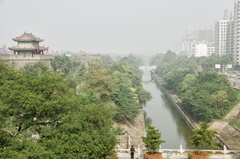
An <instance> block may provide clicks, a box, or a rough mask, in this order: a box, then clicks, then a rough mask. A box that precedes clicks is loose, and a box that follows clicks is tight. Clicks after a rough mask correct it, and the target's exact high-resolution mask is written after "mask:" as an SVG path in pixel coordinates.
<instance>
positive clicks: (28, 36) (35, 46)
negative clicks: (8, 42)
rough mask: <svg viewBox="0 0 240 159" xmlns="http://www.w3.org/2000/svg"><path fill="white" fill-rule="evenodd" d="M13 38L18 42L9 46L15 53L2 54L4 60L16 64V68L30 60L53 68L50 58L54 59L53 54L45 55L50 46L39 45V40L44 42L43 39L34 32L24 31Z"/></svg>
mask: <svg viewBox="0 0 240 159" xmlns="http://www.w3.org/2000/svg"><path fill="white" fill-rule="evenodd" d="M13 40H14V41H16V42H18V45H17V46H13V47H9V49H10V50H13V52H14V55H9V54H5V55H0V58H1V59H2V60H4V61H5V62H7V63H8V64H9V65H14V67H15V69H20V68H22V67H24V65H26V64H27V63H29V62H42V63H43V64H45V65H46V66H48V67H49V68H51V63H50V60H51V59H53V56H52V55H49V54H45V55H44V51H46V50H47V49H48V48H47V47H44V46H39V42H42V41H43V39H40V38H38V37H36V36H34V35H33V34H32V33H26V32H24V33H23V34H22V35H21V36H19V37H16V38H13Z"/></svg>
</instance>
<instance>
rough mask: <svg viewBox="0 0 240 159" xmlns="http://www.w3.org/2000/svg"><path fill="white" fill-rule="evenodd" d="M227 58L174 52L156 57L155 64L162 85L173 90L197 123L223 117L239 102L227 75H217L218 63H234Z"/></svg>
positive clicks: (153, 59)
mask: <svg viewBox="0 0 240 159" xmlns="http://www.w3.org/2000/svg"><path fill="white" fill-rule="evenodd" d="M231 63H232V61H231V58H230V57H228V56H222V57H219V56H210V57H190V58H189V57H187V56H181V55H176V54H175V53H174V52H172V51H168V52H167V53H165V54H157V55H155V56H154V57H153V58H152V64H154V65H157V69H156V74H158V75H159V76H161V77H162V79H163V81H164V83H163V86H164V87H165V88H166V89H168V90H173V91H174V92H175V93H176V94H177V95H178V97H179V98H180V100H181V102H182V106H183V107H184V108H185V109H186V110H187V111H188V112H189V113H190V114H191V115H192V116H193V117H195V118H196V119H197V120H198V121H206V122H208V121H211V120H212V119H218V118H222V117H223V116H224V115H225V114H226V113H227V112H228V111H229V110H230V108H231V107H232V105H233V104H234V102H235V101H236V100H237V99H238V98H237V95H238V91H236V90H234V89H233V88H232V86H231V85H230V83H229V81H228V77H227V76H226V75H223V74H220V73H218V71H219V70H216V69H215V68H214V67H215V64H221V65H226V64H231Z"/></svg>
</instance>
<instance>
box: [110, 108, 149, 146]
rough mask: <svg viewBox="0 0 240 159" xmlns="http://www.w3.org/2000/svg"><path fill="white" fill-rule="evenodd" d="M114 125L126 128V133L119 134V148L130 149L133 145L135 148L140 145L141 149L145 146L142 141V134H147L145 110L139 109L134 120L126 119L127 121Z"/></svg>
mask: <svg viewBox="0 0 240 159" xmlns="http://www.w3.org/2000/svg"><path fill="white" fill-rule="evenodd" d="M114 127H121V128H123V129H124V130H125V134H123V135H119V136H118V140H119V148H120V149H130V147H131V146H132V145H133V146H134V147H135V148H138V146H140V148H141V149H143V148H145V147H144V143H143V141H142V138H141V137H142V136H145V131H146V130H145V121H144V111H143V110H142V109H139V114H138V115H137V117H136V118H135V119H134V120H133V121H126V123H124V124H121V123H116V124H115V125H114Z"/></svg>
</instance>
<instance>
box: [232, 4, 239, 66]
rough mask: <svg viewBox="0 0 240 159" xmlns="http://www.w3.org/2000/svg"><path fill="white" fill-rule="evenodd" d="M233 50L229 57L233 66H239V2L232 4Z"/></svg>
mask: <svg viewBox="0 0 240 159" xmlns="http://www.w3.org/2000/svg"><path fill="white" fill-rule="evenodd" d="M233 24H234V27H233V33H234V34H233V35H234V36H233V37H232V39H233V49H232V52H231V55H232V57H233V61H234V65H240V59H239V58H240V48H239V47H240V1H239V0H235V4H234V19H233Z"/></svg>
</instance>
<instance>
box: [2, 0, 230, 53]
mask: <svg viewBox="0 0 240 159" xmlns="http://www.w3.org/2000/svg"><path fill="white" fill-rule="evenodd" d="M233 8H234V0H0V47H1V46H2V45H3V44H7V47H10V46H13V45H16V42H14V41H12V38H13V37H17V36H20V35H22V34H23V33H24V31H26V32H29V33H31V32H32V33H33V34H34V35H35V36H37V37H40V38H43V39H44V42H42V43H41V45H45V46H48V47H49V48H50V50H70V51H79V50H85V51H91V52H101V53H106V52H115V53H158V52H166V51H167V50H173V51H176V50H177V49H178V47H179V44H180V41H181V39H182V38H184V34H185V31H186V29H187V28H190V27H195V28H199V29H202V28H204V27H205V26H207V25H214V23H215V21H216V20H218V19H221V18H222V17H223V12H224V10H229V11H233Z"/></svg>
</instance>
